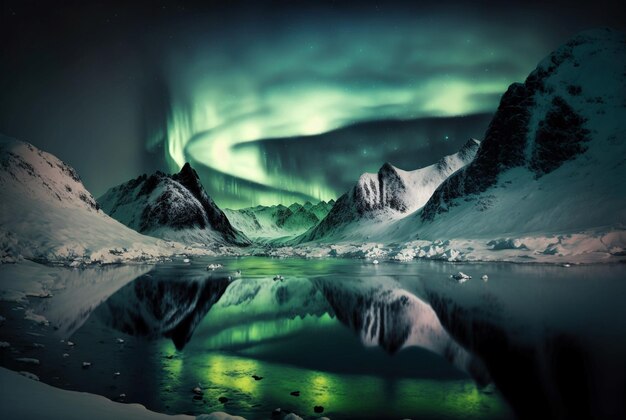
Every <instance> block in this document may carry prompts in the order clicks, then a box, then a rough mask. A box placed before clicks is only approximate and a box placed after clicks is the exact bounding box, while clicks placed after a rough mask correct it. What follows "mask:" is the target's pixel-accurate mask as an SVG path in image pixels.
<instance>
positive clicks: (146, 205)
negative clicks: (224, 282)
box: [98, 163, 250, 245]
mask: <svg viewBox="0 0 626 420" xmlns="http://www.w3.org/2000/svg"><path fill="white" fill-rule="evenodd" d="M98 202H99V203H100V205H101V206H102V209H103V210H104V211H105V212H106V213H107V214H109V215H110V216H111V217H113V218H115V219H117V220H119V221H120V222H121V223H123V224H125V225H126V226H128V227H130V228H132V229H135V230H136V231H138V232H141V233H144V234H146V235H150V236H155V237H160V238H164V239H172V240H177V241H181V242H183V243H204V244H213V243H225V244H236V245H248V244H249V243H250V240H249V239H248V238H247V237H246V236H245V235H244V234H243V233H241V232H239V231H238V230H237V229H235V228H234V227H233V226H232V225H231V224H230V222H229V220H228V218H227V217H226V215H225V214H224V212H222V210H220V209H219V208H218V207H217V205H216V204H215V203H214V202H213V200H212V199H211V197H209V196H208V194H207V193H206V191H205V190H204V187H203V186H202V184H201V183H200V178H199V177H198V174H197V173H196V171H195V170H194V169H193V168H192V167H191V165H189V163H186V164H185V165H184V166H183V168H182V169H181V170H180V172H179V173H177V174H172V175H168V174H165V173H163V172H160V171H157V172H156V173H154V174H152V175H150V176H147V175H146V174H144V175H141V176H139V177H138V178H135V179H133V180H130V181H128V182H126V183H124V184H121V185H118V186H116V187H113V188H111V189H110V190H109V191H107V192H106V193H105V194H104V195H103V196H102V197H100V198H99V199H98Z"/></svg>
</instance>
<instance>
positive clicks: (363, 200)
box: [299, 139, 480, 242]
mask: <svg viewBox="0 0 626 420" xmlns="http://www.w3.org/2000/svg"><path fill="white" fill-rule="evenodd" d="M479 145H480V142H479V141H478V140H475V139H470V140H468V141H467V142H466V143H465V145H464V146H463V147H462V148H461V150H459V151H458V152H457V153H455V154H452V155H449V156H445V157H444V158H442V159H441V160H440V161H439V162H437V163H435V164H433V165H430V166H427V167H425V168H421V169H417V170H414V171H404V170H402V169H398V168H396V167H394V166H392V165H391V164H389V163H385V164H384V165H383V166H382V167H381V168H380V170H379V171H378V173H377V174H371V173H365V174H363V175H361V177H360V178H359V181H358V182H357V184H356V185H355V186H354V188H353V189H352V190H351V191H349V192H348V193H346V194H344V195H343V196H341V197H340V198H339V199H338V200H337V203H336V205H335V206H334V207H333V209H332V210H331V211H330V213H329V214H328V216H327V217H326V218H325V219H324V220H322V222H321V223H320V224H319V225H318V226H317V227H315V228H314V229H312V230H311V231H309V232H307V233H306V234H305V235H303V236H302V237H301V238H299V241H300V242H308V241H312V240H328V239H329V238H333V239H336V238H342V237H343V238H345V237H348V236H349V235H350V234H352V235H353V236H354V235H355V234H356V235H357V236H358V235H359V234H360V235H361V237H363V236H365V235H367V233H366V232H367V230H368V229H369V227H371V226H372V225H379V226H378V227H380V226H382V225H384V224H385V223H386V222H389V221H391V220H397V219H401V218H403V217H406V216H407V215H409V214H411V213H413V212H415V211H416V210H418V209H419V208H420V207H422V206H423V205H424V204H426V202H427V201H428V199H429V198H430V196H431V195H432V193H433V191H435V189H436V188H437V187H438V186H439V185H440V184H441V183H442V182H443V181H444V180H445V179H446V178H448V177H449V176H450V175H451V174H453V173H454V172H455V171H457V170H459V169H460V168H462V167H464V166H465V165H467V164H468V163H469V162H471V161H472V159H473V158H474V156H475V155H476V152H477V150H478V148H479ZM363 220H365V222H362V223H359V221H363ZM360 225H364V226H363V228H361V226H360Z"/></svg>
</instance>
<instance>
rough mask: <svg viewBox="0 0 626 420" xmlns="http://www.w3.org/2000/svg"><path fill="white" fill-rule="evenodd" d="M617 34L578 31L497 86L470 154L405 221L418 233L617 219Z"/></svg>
mask: <svg viewBox="0 0 626 420" xmlns="http://www.w3.org/2000/svg"><path fill="white" fill-rule="evenodd" d="M625 156H626V36H625V35H624V34H623V33H619V32H615V31H611V30H608V29H603V30H594V31H589V32H584V33H582V34H580V35H578V36H576V37H574V38H573V39H571V40H570V41H569V42H567V43H566V44H565V45H563V46H562V47H560V48H558V49H557V50H556V51H554V52H553V53H552V54H550V55H549V56H548V57H546V58H545V59H544V60H543V61H541V63H540V64H539V65H538V67H537V68H536V70H534V71H533V72H532V73H531V74H530V75H529V76H528V78H527V79H526V81H525V82H524V83H515V84H513V85H511V86H510V87H509V89H508V91H507V92H506V93H505V94H504V95H503V97H502V100H501V102H500V106H499V107H498V111H497V112H496V114H495V116H494V118H493V120H492V122H491V124H490V126H489V128H488V130H487V132H486V134H485V139H484V141H483V142H482V145H481V147H480V150H479V151H478V153H477V155H476V159H475V160H474V161H473V162H472V163H471V164H470V165H468V166H467V167H466V168H465V169H463V170H461V171H459V172H457V173H455V174H454V175H453V176H451V177H450V178H449V179H448V180H447V181H446V182H444V183H443V184H442V185H441V186H440V187H439V188H438V189H437V190H436V191H435V193H434V194H433V196H432V197H431V199H430V200H429V201H428V203H427V204H426V206H425V207H424V210H423V211H422V212H421V214H420V215H419V218H415V220H414V221H412V224H413V226H415V227H414V228H413V230H414V231H415V230H416V229H417V231H418V232H419V233H420V235H421V236H425V237H435V236H436V237H437V238H454V237H482V236H485V235H519V234H531V233H537V232H541V233H545V232H549V233H553V232H578V231H582V230H589V229H598V228H599V229H611V228H618V229H621V230H623V229H624V228H625V227H626V183H624V181H623V180H624V178H625V177H626V158H625Z"/></svg>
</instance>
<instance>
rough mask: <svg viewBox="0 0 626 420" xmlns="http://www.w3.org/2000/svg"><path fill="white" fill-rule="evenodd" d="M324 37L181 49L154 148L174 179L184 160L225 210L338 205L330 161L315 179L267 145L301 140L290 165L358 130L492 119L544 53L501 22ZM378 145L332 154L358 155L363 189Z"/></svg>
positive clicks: (367, 25) (409, 25)
mask: <svg viewBox="0 0 626 420" xmlns="http://www.w3.org/2000/svg"><path fill="white" fill-rule="evenodd" d="M459 26H461V27H463V28H464V30H463V31H459V30H458V27H459ZM453 28H456V30H452V29H453ZM324 29H325V30H324V31H320V30H319V28H316V27H315V26H314V25H313V24H311V23H309V22H308V20H306V19H301V20H297V21H296V24H295V25H294V26H293V27H291V28H290V29H289V30H288V36H286V35H285V29H284V28H280V29H277V30H275V31H269V30H267V29H266V28H263V29H258V28H256V31H255V30H253V31H250V32H246V33H243V34H241V33H239V34H228V35H226V36H224V38H225V39H227V40H228V42H225V43H219V44H217V43H206V44H204V43H201V44H199V45H198V46H197V47H196V48H191V49H190V48H187V49H186V50H184V52H181V50H176V51H177V53H175V54H172V55H171V58H170V60H169V64H168V70H167V72H166V74H168V75H169V88H168V90H169V96H170V99H171V102H170V104H169V108H168V109H167V111H166V113H165V114H166V115H167V117H166V119H165V123H164V124H163V123H162V122H159V124H157V125H156V127H155V129H154V130H153V131H152V136H151V137H150V140H149V141H148V147H149V148H156V147H160V145H161V144H162V143H164V150H165V153H166V160H167V163H168V166H169V169H170V170H171V171H178V170H179V169H180V168H181V167H182V165H183V164H184V163H185V162H186V161H191V162H192V164H193V165H194V166H196V168H197V169H198V167H199V172H200V174H201V177H202V178H203V181H204V182H205V184H206V186H207V189H208V191H209V193H210V194H211V195H212V196H213V198H214V199H215V201H216V202H217V203H218V205H220V206H224V207H235V208H236V207H243V206H252V205H257V204H263V205H270V204H277V203H282V204H290V203H291V202H294V201H304V200H307V199H308V200H311V201H314V200H328V199H331V198H337V197H338V196H339V195H341V194H342V193H343V192H344V190H345V187H346V185H345V183H343V184H338V183H336V182H333V179H332V178H331V179H329V177H328V176H327V173H326V172H327V170H328V162H326V161H322V162H320V161H309V162H308V165H309V166H317V167H318V170H317V171H313V173H310V172H311V171H309V173H307V176H303V174H302V173H301V172H302V171H300V170H299V169H302V168H292V169H295V170H292V171H285V170H284V169H285V168H284V167H282V165H281V162H280V159H279V160H276V158H275V156H273V157H272V159H271V160H269V161H268V156H267V154H266V153H265V151H264V148H263V144H262V143H263V141H264V140H265V139H277V138H279V139H293V141H289V142H285V144H284V147H283V152H282V155H283V156H286V157H289V156H290V155H295V156H297V155H298V154H299V153H301V150H300V149H301V147H300V146H301V145H302V144H304V143H306V142H307V139H309V138H310V137H309V136H315V135H320V134H322V133H326V132H329V131H331V130H335V129H339V128H342V127H346V126H351V125H353V124H357V123H362V122H367V121H381V120H399V122H398V125H399V126H400V125H401V122H402V121H410V120H415V119H421V118H432V117H458V116H465V115H470V114H482V113H491V112H493V111H494V110H495V108H496V107H497V104H498V101H499V98H500V95H501V94H502V93H503V92H504V91H505V90H506V88H507V86H508V85H509V84H510V83H511V82H514V81H517V80H521V79H522V77H523V75H525V74H527V73H528V71H529V70H530V69H529V66H528V63H533V62H536V61H537V60H538V58H540V57H541V55H542V54H543V51H544V47H543V43H542V42H538V41H539V40H538V38H537V36H535V35H533V34H528V33H526V34H525V35H522V36H517V37H515V38H514V39H509V40H507V42H506V43H504V42H502V41H501V39H500V38H498V37H497V36H496V33H497V32H498V30H499V29H500V28H497V25H492V27H491V28H490V29H488V30H486V29H485V28H480V27H479V25H478V22H477V21H472V20H465V21H462V20H460V19H454V18H450V17H446V18H438V17H434V18H433V17H432V16H429V17H427V18H423V17H420V16H416V17H396V18H394V19H386V20H380V19H379V20H371V19H357V20H354V21H353V22H352V25H350V26H347V27H346V26H345V25H343V24H342V22H341V20H339V19H330V21H329V22H327V24H326V25H325V28H324ZM460 32H462V34H463V35H462V36H460V35H459V33H460ZM484 128H485V124H484V123H483V124H474V125H472V126H468V127H467V132H466V133H462V134H459V136H456V137H455V138H450V136H449V135H447V134H446V133H445V131H444V132H442V133H440V134H438V135H436V136H434V137H435V138H434V139H433V138H429V137H433V136H428V134H425V135H423V136H422V137H421V138H420V136H413V137H412V138H411V137H409V138H406V136H405V138H399V139H398V140H399V142H400V144H399V147H400V148H402V149H403V150H404V152H405V153H419V152H420V149H423V148H424V147H425V144H427V143H428V142H433V141H440V142H444V141H448V143H450V146H449V149H447V150H446V151H447V152H450V153H452V152H454V148H455V147H457V146H458V144H460V143H462V142H464V141H465V140H466V138H467V137H470V136H474V137H480V136H481V135H482V130H484ZM431 134H432V133H431ZM416 137H417V138H416ZM314 138H315V137H313V139H314ZM377 142H380V140H378V139H375V138H369V139H366V140H365V141H363V144H358V145H355V144H350V145H348V146H346V145H344V144H341V143H342V142H341V141H339V142H337V144H335V145H333V146H332V147H331V148H330V149H329V150H327V153H328V154H329V155H331V154H333V153H337V152H339V153H344V154H348V155H351V158H350V159H349V162H343V163H344V165H343V169H344V170H345V171H346V172H349V173H350V177H351V179H353V180H355V179H356V178H357V177H358V175H359V174H360V173H362V172H363V171H365V170H370V171H371V170H376V169H377V168H378V167H379V166H380V165H382V163H384V162H385V160H387V159H386V157H387V156H385V154H384V153H382V154H381V155H380V156H377V157H376V159H375V160H373V161H370V160H367V159H365V160H364V159H363V155H364V154H366V153H367V148H368V147H371V146H373V145H375V144H376V143H377ZM242 145H244V146H246V147H241V146H242ZM363 150H365V151H366V152H365V153H363ZM437 158H438V157H432V159H437ZM328 159H329V160H330V159H331V158H328ZM346 163H347V164H346ZM394 163H395V162H394ZM417 163H418V162H417V161H416V162H415V165H417ZM406 169H413V168H411V167H407V168H406ZM305 172H306V171H305Z"/></svg>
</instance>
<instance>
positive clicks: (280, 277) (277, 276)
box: [274, 274, 285, 281]
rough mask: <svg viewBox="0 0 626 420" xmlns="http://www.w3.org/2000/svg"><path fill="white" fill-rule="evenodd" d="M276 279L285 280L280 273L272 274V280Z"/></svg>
mask: <svg viewBox="0 0 626 420" xmlns="http://www.w3.org/2000/svg"><path fill="white" fill-rule="evenodd" d="M277 280H280V281H283V280H285V278H284V277H283V276H281V275H280V274H276V275H275V276H274V281H277Z"/></svg>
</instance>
